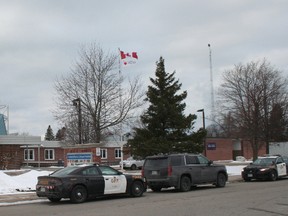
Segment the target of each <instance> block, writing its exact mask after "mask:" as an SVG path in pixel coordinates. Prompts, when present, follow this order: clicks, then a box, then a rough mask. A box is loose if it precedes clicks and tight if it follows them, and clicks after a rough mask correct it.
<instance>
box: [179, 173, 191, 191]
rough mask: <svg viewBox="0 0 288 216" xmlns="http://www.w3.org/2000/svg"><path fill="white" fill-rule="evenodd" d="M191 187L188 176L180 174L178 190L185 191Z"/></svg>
mask: <svg viewBox="0 0 288 216" xmlns="http://www.w3.org/2000/svg"><path fill="white" fill-rule="evenodd" d="M190 189H191V180H190V178H189V177H188V176H182V177H181V180H180V191H182V192H186V191H189V190H190Z"/></svg>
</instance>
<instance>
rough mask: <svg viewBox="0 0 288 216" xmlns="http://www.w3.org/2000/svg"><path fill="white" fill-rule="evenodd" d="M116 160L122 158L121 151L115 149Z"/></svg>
mask: <svg viewBox="0 0 288 216" xmlns="http://www.w3.org/2000/svg"><path fill="white" fill-rule="evenodd" d="M115 158H121V149H115Z"/></svg>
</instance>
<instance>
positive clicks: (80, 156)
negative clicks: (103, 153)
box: [67, 153, 92, 160]
mask: <svg viewBox="0 0 288 216" xmlns="http://www.w3.org/2000/svg"><path fill="white" fill-rule="evenodd" d="M67 160H92V153H67Z"/></svg>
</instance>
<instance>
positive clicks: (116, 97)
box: [54, 44, 144, 143]
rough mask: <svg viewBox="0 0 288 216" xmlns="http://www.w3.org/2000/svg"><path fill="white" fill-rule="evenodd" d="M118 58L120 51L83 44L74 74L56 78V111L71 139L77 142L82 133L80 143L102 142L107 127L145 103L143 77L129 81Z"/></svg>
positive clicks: (129, 116) (122, 120)
mask: <svg viewBox="0 0 288 216" xmlns="http://www.w3.org/2000/svg"><path fill="white" fill-rule="evenodd" d="M118 61H119V57H118V55H117V54H111V53H109V52H104V50H103V49H102V48H101V47H100V46H99V45H97V44H91V45H90V46H89V47H88V48H87V47H84V46H83V47H82V48H81V49H80V60H79V61H77V62H76V64H75V66H74V67H73V68H72V70H71V73H70V74H69V75H68V76H62V77H61V78H58V79H57V80H56V82H55V89H56V92H57V110H55V112H54V113H55V117H56V118H57V119H58V120H59V121H60V122H61V123H62V124H64V125H65V128H66V139H68V140H69V141H72V142H74V143H77V142H78V136H80V137H81V136H82V140H81V139H80V142H82V141H84V142H85V143H88V142H97V143H98V142H100V141H101V140H102V138H103V135H104V134H105V131H106V130H108V129H112V128H113V127H116V126H118V125H119V124H121V123H123V122H125V121H127V120H129V118H131V117H132V116H133V111H135V110H137V108H139V107H140V106H141V105H142V104H143V100H142V97H143V96H144V92H142V90H141V89H142V88H141V84H140V81H139V79H138V78H135V79H133V80H132V81H131V80H129V81H127V82H125V79H124V77H123V76H122V74H121V73H120V71H119V65H118ZM72 101H73V102H74V105H75V106H76V107H75V106H73V105H72ZM79 126H80V128H79ZM77 131H80V133H78V132H77Z"/></svg>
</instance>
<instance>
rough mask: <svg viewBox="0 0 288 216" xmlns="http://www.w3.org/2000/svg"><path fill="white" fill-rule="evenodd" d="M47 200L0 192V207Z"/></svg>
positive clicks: (31, 194)
mask: <svg viewBox="0 0 288 216" xmlns="http://www.w3.org/2000/svg"><path fill="white" fill-rule="evenodd" d="M240 181H242V178H241V176H238V175H235V176H228V182H227V183H228V184H229V183H233V182H240ZM43 200H47V199H46V198H39V197H37V195H36V193H35V192H23V193H11V194H3V195H1V194H0V207H1V206H5V205H11V204H17V203H22V202H23V203H25V202H29V201H43Z"/></svg>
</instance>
